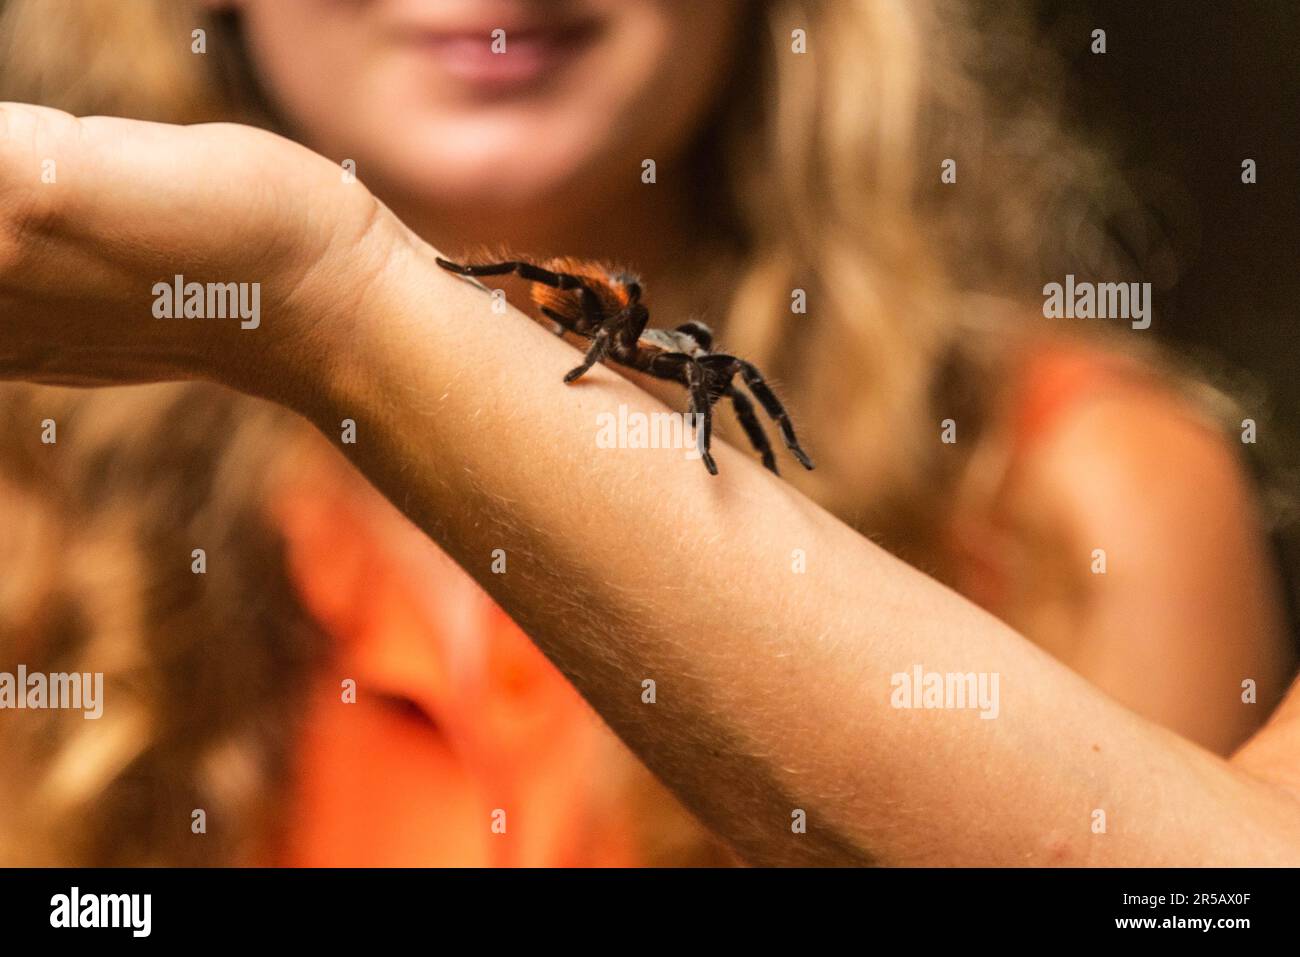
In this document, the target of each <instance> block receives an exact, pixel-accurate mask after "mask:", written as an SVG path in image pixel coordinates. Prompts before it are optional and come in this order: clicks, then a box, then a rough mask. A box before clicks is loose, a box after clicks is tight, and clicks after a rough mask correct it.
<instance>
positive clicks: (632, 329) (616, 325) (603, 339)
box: [564, 303, 650, 382]
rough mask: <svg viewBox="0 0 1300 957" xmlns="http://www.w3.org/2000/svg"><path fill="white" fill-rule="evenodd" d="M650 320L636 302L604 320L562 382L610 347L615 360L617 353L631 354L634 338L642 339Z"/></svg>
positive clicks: (579, 373)
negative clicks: (579, 360) (579, 362)
mask: <svg viewBox="0 0 1300 957" xmlns="http://www.w3.org/2000/svg"><path fill="white" fill-rule="evenodd" d="M649 321H650V313H649V311H648V310H647V309H646V308H645V306H642V305H640V304H639V303H635V304H633V305H631V306H628V307H627V308H626V309H624V310H623V311H622V312H620V313H618V314H617V315H615V316H612V317H610V318H609V319H606V320H605V321H604V322H602V323H601V324H600V327H599V328H598V329H597V330H596V334H595V335H593V336H592V337H591V347H590V348H588V349H587V354H586V355H585V356H584V357H583V359H582V363H581V364H580V365H577V366H575V367H574V368H572V369H570V370H569V371H568V372H567V373H566V374H565V376H564V381H565V382H572V381H573V380H574V379H578V378H580V377H581V376H583V375H586V373H587V371H588V370H589V369H591V367H592V366H594V365H595V364H596V363H597V362H600V361H601V360H602V359H604V358H605V356H607V355H609V352H610V349H611V348H613V349H615V359H616V360H617V359H618V357H619V356H620V355H622V356H630V355H632V354H633V353H634V352H635V350H636V341H637V340H638V339H640V338H641V333H642V332H644V331H645V327H646V323H648V322H649Z"/></svg>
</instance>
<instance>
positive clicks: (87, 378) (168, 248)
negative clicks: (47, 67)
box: [0, 103, 409, 391]
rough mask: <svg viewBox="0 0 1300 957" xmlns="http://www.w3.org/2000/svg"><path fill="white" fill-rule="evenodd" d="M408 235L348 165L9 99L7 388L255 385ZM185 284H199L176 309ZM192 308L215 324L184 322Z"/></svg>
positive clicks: (0, 194) (243, 137)
mask: <svg viewBox="0 0 1300 957" xmlns="http://www.w3.org/2000/svg"><path fill="white" fill-rule="evenodd" d="M408 235H409V233H407V232H406V230H405V229H404V227H402V226H401V224H400V223H398V221H397V220H396V218H395V217H393V216H392V215H391V213H389V212H388V210H387V209H386V208H385V207H383V206H382V204H380V203H379V202H378V201H377V200H376V199H375V198H374V197H373V196H372V195H371V194H370V193H369V192H368V191H367V190H366V189H365V187H364V186H362V185H361V184H360V183H359V182H344V177H343V175H342V170H341V169H340V168H339V167H337V166H335V165H334V164H332V163H330V162H329V161H328V160H326V159H324V158H323V157H320V156H317V155H316V154H314V153H312V152H310V151H309V150H307V149H305V148H303V147H301V146H298V145H296V144H294V143H291V142H290V141H288V140H285V139H283V138H281V137H278V136H275V135H273V134H271V133H267V132H265V131H262V130H257V129H253V128H250V127H244V126H238V125H233V124H205V125H201V126H189V127H179V126H169V125H165V124H159V123H144V122H139V121H134V120H124V119H116V118H111V117H89V118H85V119H78V118H76V117H73V116H71V115H69V114H67V113H62V112H60V111H58V110H51V109H46V108H43V107H34V106H26V105H22V104H12V103H9V104H0V378H22V379H29V380H34V381H42V382H55V383H61V384H74V385H93V384H102V383H116V382H138V381H149V380H155V379H167V378H189V377H194V376H204V377H211V378H215V379H218V380H221V381H225V382H227V383H228V384H231V385H235V386H237V387H240V388H245V389H247V390H249V391H259V387H260V385H261V384H262V383H263V382H265V381H272V380H274V379H275V378H277V377H279V376H281V375H282V374H283V373H284V371H285V364H286V363H294V362H299V363H300V362H301V361H302V355H303V352H304V350H310V348H311V347H312V345H313V343H314V342H315V337H313V335H312V328H313V326H312V323H313V320H314V319H315V318H317V317H320V316H321V315H323V314H324V313H325V312H326V311H328V310H331V309H332V310H334V311H335V312H337V311H338V310H339V309H346V308H348V306H349V304H350V303H351V302H354V301H355V299H356V297H359V296H360V295H361V294H362V291H363V290H364V289H365V288H366V286H367V280H368V278H369V277H370V276H371V275H372V274H373V273H374V272H376V271H378V270H379V269H381V268H382V267H383V265H384V263H385V262H386V261H387V259H388V256H389V255H390V254H391V252H392V249H393V248H394V247H395V246H396V245H398V244H400V243H401V242H403V241H404V237H405V236H408ZM178 275H180V276H182V277H183V283H185V284H188V283H200V284H204V285H203V286H202V287H194V286H192V287H189V289H186V288H185V287H184V286H182V297H181V301H179V302H177V301H175V294H174V290H175V285H176V279H175V277H176V276H178ZM209 283H211V284H218V283H220V284H229V283H235V284H243V285H241V286H227V285H222V286H220V287H216V288H215V290H214V291H213V293H212V295H209V293H208V286H207V284H209ZM254 284H256V285H254ZM196 292H201V294H200V295H197V296H195V295H194V293H196ZM239 293H242V299H241V298H240V297H239ZM232 294H234V295H232ZM187 298H188V299H190V300H191V309H193V308H195V306H196V305H197V304H200V303H201V307H202V309H203V310H204V312H205V313H206V312H208V311H211V312H212V313H214V315H208V317H206V318H183V316H184V315H185V300H186V299H187ZM222 306H225V307H226V310H227V316H228V317H227V318H217V317H215V314H219V313H220V311H221V307H222ZM240 307H243V312H242V313H241V312H239V308H240ZM254 307H256V308H254ZM169 310H170V314H171V315H173V316H181V317H182V318H159V315H166V314H168V312H169Z"/></svg>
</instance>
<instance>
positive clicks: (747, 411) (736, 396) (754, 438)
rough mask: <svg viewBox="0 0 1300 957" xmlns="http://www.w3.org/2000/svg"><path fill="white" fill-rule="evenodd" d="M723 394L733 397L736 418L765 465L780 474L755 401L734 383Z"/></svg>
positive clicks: (773, 472)
mask: <svg viewBox="0 0 1300 957" xmlns="http://www.w3.org/2000/svg"><path fill="white" fill-rule="evenodd" d="M723 395H725V396H728V397H729V398H730V399H731V407H732V408H733V409H735V410H736V419H737V420H738V421H739V422H740V424H741V427H742V428H744V430H745V434H746V435H747V436H749V444H750V445H752V446H753V447H754V449H755V450H756V451H757V452H758V453H759V454H761V455H762V456H763V467H764V468H766V469H767V470H768V471H770V472H771V473H772V474H773V475H780V474H781V473H780V471H778V469H777V467H776V455H775V454H774V453H773V452H772V443H771V442H769V441H768V439H767V433H766V432H764V431H763V426H762V424H761V423H760V422H759V421H758V416H757V415H755V414H754V403H752V402H750V401H749V399H747V398H746V397H745V394H744V393H743V392H741V391H740V390H739V389H737V388H736V387H735V386H732V385H729V386H727V391H726V392H724V393H723Z"/></svg>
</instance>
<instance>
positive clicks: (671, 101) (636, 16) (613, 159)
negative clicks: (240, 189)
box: [212, 0, 742, 217]
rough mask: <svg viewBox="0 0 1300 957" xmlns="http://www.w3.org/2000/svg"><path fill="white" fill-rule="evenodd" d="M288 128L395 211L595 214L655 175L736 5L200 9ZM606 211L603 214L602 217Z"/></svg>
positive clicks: (569, 1) (502, 0)
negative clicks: (352, 166) (352, 169)
mask: <svg viewBox="0 0 1300 957" xmlns="http://www.w3.org/2000/svg"><path fill="white" fill-rule="evenodd" d="M212 2H216V3H218V5H221V6H232V7H234V8H235V9H237V10H239V11H240V12H241V14H242V22H243V24H244V28H245V31H246V37H247V42H248V46H249V50H250V55H251V56H252V59H253V64H254V68H255V70H256V71H257V73H258V75H259V78H260V80H261V82H262V84H263V86H264V88H265V89H266V91H267V92H268V94H269V96H270V97H271V99H272V101H273V102H274V103H275V104H276V106H277V107H278V108H279V110H280V112H281V113H282V115H283V116H284V117H285V118H286V120H287V122H288V123H289V125H290V126H291V128H292V131H293V132H294V133H295V135H297V136H298V137H299V138H300V139H302V140H303V141H304V142H305V143H307V144H308V145H310V146H312V147H313V148H314V149H316V150H318V151H319V152H322V153H324V154H326V155H328V156H330V157H331V158H333V159H336V160H342V159H345V158H351V159H354V160H356V162H357V174H358V176H359V177H360V178H361V179H362V180H363V181H364V182H366V183H367V184H368V185H370V186H371V187H372V188H373V189H375V190H376V191H377V192H378V193H379V194H380V195H381V196H383V197H384V198H385V199H387V200H388V201H389V202H390V203H394V204H396V205H398V206H402V205H407V206H409V205H411V204H415V205H421V204H423V205H424V206H426V207H428V208H432V209H443V210H448V211H449V210H461V211H462V212H463V211H464V210H467V209H474V210H477V211H479V213H480V214H481V215H484V216H489V217H490V216H491V215H492V211H493V210H496V211H497V212H498V213H506V212H509V211H521V210H530V209H531V210H545V209H550V210H552V211H553V212H556V211H558V210H560V209H562V208H564V207H566V206H571V207H573V208H582V209H590V208H591V207H593V206H594V205H597V203H598V201H599V200H601V199H602V198H604V199H606V200H608V199H609V198H610V197H612V196H615V195H617V194H618V193H619V192H620V191H622V190H633V189H636V188H638V187H640V188H641V189H642V190H643V191H644V190H646V189H651V188H652V187H643V186H641V164H642V161H643V160H645V159H654V160H655V161H656V163H657V165H658V173H657V175H658V177H659V179H660V181H662V180H663V178H664V172H665V168H666V167H669V166H671V163H672V161H673V159H674V158H675V157H677V156H679V155H680V153H681V151H682V149H683V148H684V147H685V146H686V145H687V144H688V142H689V140H690V138H691V136H692V134H693V133H695V132H696V130H697V128H698V127H699V125H700V123H701V122H702V120H703V118H704V116H705V114H706V112H707V110H708V109H709V107H710V105H711V103H712V102H713V100H714V97H715V96H716V94H717V91H718V89H719V86H720V84H721V83H722V82H723V80H724V78H725V76H726V74H727V72H728V71H729V69H730V62H729V56H730V53H731V51H732V46H733V39H734V37H735V35H736V33H737V32H738V28H739V20H740V16H741V15H742V10H741V0H212ZM607 205H608V204H607Z"/></svg>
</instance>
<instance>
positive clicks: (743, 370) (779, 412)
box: [702, 353, 814, 469]
mask: <svg viewBox="0 0 1300 957" xmlns="http://www.w3.org/2000/svg"><path fill="white" fill-rule="evenodd" d="M702 361H704V362H708V363H709V364H710V365H713V364H717V365H722V366H723V369H722V372H723V373H724V374H723V378H724V379H728V380H729V379H730V378H731V376H733V375H735V374H736V372H739V373H740V376H741V378H742V379H744V380H745V385H747V386H748V387H749V391H750V392H752V393H753V394H754V398H755V399H757V400H758V402H759V405H761V406H762V407H763V410H764V411H765V412H766V413H767V414H768V415H769V416H771V417H772V420H773V421H774V422H776V424H777V425H778V426H779V427H780V429H781V438H782V439H783V440H784V441H785V446H786V448H788V449H789V450H790V454H791V455H793V456H794V457H795V458H796V459H798V460H799V464H800V465H802V466H803V467H804V468H806V469H811V468H813V467H814V466H813V462H812V459H810V458H809V457H808V453H807V452H805V451H804V450H803V449H802V448H801V447H800V445H799V439H798V438H797V437H796V436H795V434H794V425H793V424H792V423H791V422H790V416H789V415H788V414H787V413H786V411H785V406H783V405H782V404H781V400H780V399H778V398H777V397H776V394H775V393H773V392H772V389H771V387H770V386H768V384H767V382H766V380H764V378H763V374H762V373H761V372H759V371H758V369H757V368H756V367H755V366H754V365H753V363H750V362H746V361H745V360H744V359H739V358H737V357H736V356H728V355H723V354H720V353H714V354H713V355H711V356H706V357H705V359H704V360H702Z"/></svg>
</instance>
